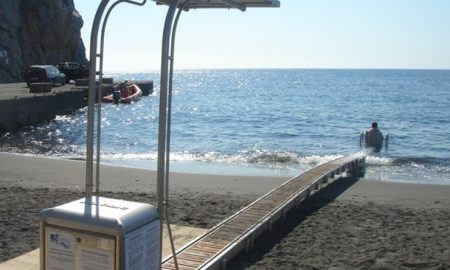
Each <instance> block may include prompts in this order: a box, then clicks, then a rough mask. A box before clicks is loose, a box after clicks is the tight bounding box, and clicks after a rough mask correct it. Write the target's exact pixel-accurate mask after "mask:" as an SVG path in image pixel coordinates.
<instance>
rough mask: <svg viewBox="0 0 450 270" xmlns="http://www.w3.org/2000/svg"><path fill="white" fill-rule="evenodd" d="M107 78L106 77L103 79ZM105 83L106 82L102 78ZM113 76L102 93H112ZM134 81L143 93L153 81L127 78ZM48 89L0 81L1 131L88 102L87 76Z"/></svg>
mask: <svg viewBox="0 0 450 270" xmlns="http://www.w3.org/2000/svg"><path fill="white" fill-rule="evenodd" d="M105 80H108V79H105ZM104 83H105V82H104ZM112 83H113V80H112V79H110V80H109V83H107V84H103V87H102V95H108V94H110V93H112V89H113V84H112ZM128 83H135V84H137V85H138V86H139V87H140V88H141V89H142V92H143V95H144V96H148V95H151V94H152V93H153V81H151V80H142V81H128ZM49 89H51V90H50V91H49V92H45V93H31V89H30V88H28V87H27V85H26V83H8V84H0V135H1V134H3V133H5V132H10V131H17V130H20V129H22V128H25V127H28V126H33V125H38V124H40V123H43V122H47V121H51V120H53V119H55V117H56V115H64V114H70V113H72V112H74V111H76V110H78V109H80V108H84V107H86V106H87V96H88V88H87V80H86V79H82V80H77V84H75V85H73V84H72V85H69V84H66V85H64V86H53V87H51V88H49Z"/></svg>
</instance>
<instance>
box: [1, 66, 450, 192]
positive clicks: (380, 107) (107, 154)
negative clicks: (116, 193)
mask: <svg viewBox="0 0 450 270" xmlns="http://www.w3.org/2000/svg"><path fill="white" fill-rule="evenodd" d="M109 76H112V77H114V79H115V81H116V82H117V81H121V80H125V79H126V80H154V83H155V89H154V90H155V92H154V93H153V94H152V95H150V96H147V97H142V98H141V99H140V100H139V101H137V102H135V103H133V104H123V105H122V104H121V105H112V104H103V105H102V117H101V124H102V129H101V159H102V162H104V163H109V164H114V165H123V166H131V167H143V168H151V169H155V168H156V159H157V146H158V142H157V136H158V115H159V107H158V106H159V74H158V73H156V72H155V73H133V74H126V73H115V74H109ZM173 89H174V92H173V109H172V110H173V111H172V125H171V131H172V133H171V146H170V147H171V153H170V159H171V165H170V166H171V170H172V171H180V172H193V173H213V174H231V175H270V176H293V175H296V174H299V173H301V172H303V171H305V170H307V169H309V168H312V167H314V166H316V165H318V164H321V163H324V162H326V161H329V160H333V159H335V158H338V157H342V156H346V155H351V154H354V153H357V152H359V151H361V149H360V145H359V137H360V134H361V132H362V131H364V130H365V129H367V128H369V127H370V124H371V122H373V121H377V122H378V124H379V128H380V129H381V131H382V132H383V134H384V135H386V134H389V147H388V149H387V150H384V149H383V150H382V151H381V152H380V153H375V154H371V155H370V156H369V157H368V167H367V173H366V175H367V177H370V178H375V179H379V180H382V181H406V182H420V183H433V184H447V185H450V156H449V154H450V71H449V70H322V69H317V70H310V69H274V70H269V69H247V70H191V71H189V70H187V71H177V72H175V74H174V86H173ZM86 112H87V109H86V108H84V109H81V110H79V111H76V112H73V113H72V114H70V115H64V116H57V117H56V119H55V120H54V121H51V122H50V123H47V124H43V125H40V126H35V127H31V128H30V129H27V130H24V131H21V132H19V133H10V134H6V135H5V136H3V137H2V138H1V139H0V143H1V149H0V150H1V151H4V152H19V153H27V154H31V155H44V156H59V157H63V158H77V159H78V158H85V155H86Z"/></svg>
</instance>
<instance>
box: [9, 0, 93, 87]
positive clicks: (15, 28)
mask: <svg viewBox="0 0 450 270" xmlns="http://www.w3.org/2000/svg"><path fill="white" fill-rule="evenodd" d="M82 26H83V19H82V18H81V16H80V14H79V13H78V11H77V10H76V9H75V6H74V2H73V0H0V83H8V82H20V81H23V75H24V71H25V69H26V67H27V66H29V65H32V64H51V65H56V64H58V63H60V62H65V61H75V62H80V63H87V60H86V52H85V51H86V50H85V47H84V44H83V41H82V40H81V33H80V29H81V27H82Z"/></svg>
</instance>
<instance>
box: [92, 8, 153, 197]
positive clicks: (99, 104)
mask: <svg viewBox="0 0 450 270" xmlns="http://www.w3.org/2000/svg"><path fill="white" fill-rule="evenodd" d="M124 2H125V3H129V4H132V5H136V6H143V5H145V3H146V2H147V0H143V1H142V3H138V2H134V1H130V0H118V1H116V2H115V3H114V4H112V5H111V6H110V7H109V9H108V11H107V12H106V15H105V18H104V19H103V24H102V31H101V35H100V53H99V54H98V55H97V56H98V57H99V74H98V76H99V77H98V91H97V158H96V170H95V193H96V195H97V196H98V195H99V191H100V139H101V138H100V137H101V136H100V135H101V122H102V121H101V119H102V118H101V115H102V113H101V110H102V102H101V99H102V83H103V82H102V81H103V53H104V45H105V29H106V23H107V22H108V19H109V15H110V14H111V11H112V10H113V9H114V8H115V7H116V6H117V5H118V4H120V3H124Z"/></svg>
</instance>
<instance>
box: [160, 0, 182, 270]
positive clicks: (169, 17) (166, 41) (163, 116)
mask: <svg viewBox="0 0 450 270" xmlns="http://www.w3.org/2000/svg"><path fill="white" fill-rule="evenodd" d="M178 2H179V0H174V1H172V2H171V3H170V6H169V9H168V10H167V14H166V20H165V23H164V31H163V38H162V47H161V79H160V85H161V86H160V97H159V127H158V128H159V131H158V164H157V175H156V182H157V183H156V189H157V195H158V213H159V215H160V229H161V232H162V230H163V220H164V218H163V216H164V191H165V188H164V177H165V173H164V172H165V157H166V155H165V154H166V139H167V109H168V107H167V88H168V73H169V59H170V56H169V48H170V36H171V30H172V24H173V19H174V16H175V11H176V9H177V6H178ZM160 246H161V249H160V254H159V261H160V262H161V259H162V237H161V238H160Z"/></svg>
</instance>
